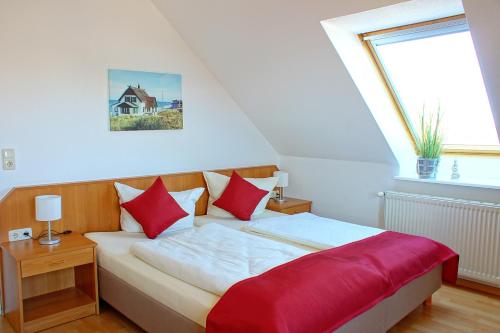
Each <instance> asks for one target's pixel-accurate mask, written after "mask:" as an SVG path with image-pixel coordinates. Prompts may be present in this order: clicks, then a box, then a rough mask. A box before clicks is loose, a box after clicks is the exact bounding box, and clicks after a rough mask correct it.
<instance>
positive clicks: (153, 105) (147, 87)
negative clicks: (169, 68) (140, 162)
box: [108, 69, 183, 131]
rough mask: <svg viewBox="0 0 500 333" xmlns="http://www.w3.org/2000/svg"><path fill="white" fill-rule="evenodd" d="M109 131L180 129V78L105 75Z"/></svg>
mask: <svg viewBox="0 0 500 333" xmlns="http://www.w3.org/2000/svg"><path fill="white" fill-rule="evenodd" d="M108 88H109V124H110V129H111V131H148V130H173V129H182V127H183V111H182V94H181V92H182V91H181V90H182V77H181V75H180V74H168V73H152V72H138V71H129V70H121V69H110V70H109V71H108Z"/></svg>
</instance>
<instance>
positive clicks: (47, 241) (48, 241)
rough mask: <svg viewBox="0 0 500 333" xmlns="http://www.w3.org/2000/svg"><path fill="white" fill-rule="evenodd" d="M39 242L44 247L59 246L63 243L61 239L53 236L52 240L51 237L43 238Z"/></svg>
mask: <svg viewBox="0 0 500 333" xmlns="http://www.w3.org/2000/svg"><path fill="white" fill-rule="evenodd" d="M38 242H39V243H40V244H42V245H54V244H59V243H60V242H61V239H60V238H59V237H56V236H52V237H51V238H50V239H49V237H42V238H40V239H39V240H38Z"/></svg>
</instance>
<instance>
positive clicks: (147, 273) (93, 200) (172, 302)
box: [0, 165, 442, 333]
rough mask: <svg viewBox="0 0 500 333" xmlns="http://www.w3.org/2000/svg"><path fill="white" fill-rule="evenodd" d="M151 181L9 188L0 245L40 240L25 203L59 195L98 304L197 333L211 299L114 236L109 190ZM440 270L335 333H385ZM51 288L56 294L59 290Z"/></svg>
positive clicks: (1, 208) (186, 177)
mask: <svg viewBox="0 0 500 333" xmlns="http://www.w3.org/2000/svg"><path fill="white" fill-rule="evenodd" d="M234 170H236V171H237V172H238V173H239V174H240V175H241V176H242V177H253V178H263V177H271V176H272V175H273V172H274V171H276V170H278V168H277V167H276V166H275V165H266V166H255V167H246V168H239V169H234V168H230V169H224V170H216V172H217V173H220V174H224V175H227V176H229V175H231V173H232V172H233V171H234ZM161 178H162V179H163V181H164V183H165V185H166V186H167V187H168V190H169V191H183V190H188V189H193V188H197V187H205V188H206V187H207V184H206V182H205V180H204V177H203V173H202V172H201V171H193V172H187V173H175V174H165V175H162V176H161ZM155 180H156V176H144V177H133V178H125V179H123V178H122V179H107V180H97V181H87V182H72V183H64V184H53V185H41V186H31V187H30V186H28V187H19V188H15V189H13V190H12V191H11V192H10V193H9V194H8V195H6V196H5V197H4V199H2V200H1V201H0V220H2V224H1V225H0V229H1V230H0V231H2V232H1V233H0V240H1V241H7V238H6V237H7V230H10V229H13V228H16V227H18V226H19V225H24V226H26V227H31V228H32V229H33V233H34V234H36V233H38V232H40V231H41V228H42V226H41V224H40V223H39V222H37V221H36V220H35V219H34V215H33V214H32V212H33V198H34V197H35V196H36V195H39V193H42V192H43V193H54V194H61V195H62V196H63V197H64V202H65V204H64V205H65V212H64V216H63V219H62V220H61V221H59V222H58V224H57V227H58V228H59V229H58V231H62V230H66V229H68V230H72V231H73V232H77V233H82V234H87V235H88V237H89V238H92V239H94V240H95V241H96V242H97V243H98V244H99V245H98V262H99V282H100V285H99V289H100V296H101V297H102V298H103V299H104V300H105V301H107V302H108V303H110V304H111V305H112V306H113V307H115V308H116V309H117V310H118V311H120V312H122V313H123V314H124V315H125V316H127V317H128V318H130V319H131V320H132V321H134V322H135V323H137V324H138V325H139V326H141V327H142V328H144V329H145V330H147V331H149V332H165V331H167V332H169V331H170V332H181V333H182V332H204V331H205V325H206V317H207V313H208V312H209V311H210V309H211V308H212V307H214V304H218V300H219V297H218V296H217V295H214V294H212V293H209V292H206V291H204V290H201V289H200V288H197V287H194V286H192V285H189V284H187V283H185V282H183V281H181V280H179V279H175V278H173V277H172V276H169V275H168V274H165V273H162V272H161V271H159V270H157V269H156V268H153V267H152V266H150V265H148V264H146V263H144V262H143V261H141V260H139V259H137V258H136V257H135V256H133V255H131V254H130V253H129V248H130V246H131V244H134V243H135V242H138V241H142V240H143V239H144V238H145V236H144V235H142V234H130V233H129V234H127V233H122V232H120V231H119V230H120V206H119V199H118V196H117V195H116V190H115V187H114V183H115V182H117V181H118V182H121V183H124V184H127V185H129V186H133V187H135V188H138V189H146V188H148V187H149V186H151V184H152V183H153V182H154V181H155ZM208 199H209V198H208V193H206V192H205V193H204V194H203V195H202V197H201V199H200V200H198V202H197V203H196V215H197V220H196V224H203V223H213V222H215V221H214V219H213V218H211V217H209V216H206V214H207V206H208ZM266 214H270V215H272V216H267V217H273V216H276V215H277V214H275V213H269V212H266ZM229 222H230V221H227V220H225V221H219V223H226V224H227V223H229ZM230 225H231V226H233V224H232V223H230ZM235 227H236V226H235ZM236 228H237V229H238V228H241V226H239V227H236ZM266 237H267V236H266ZM441 270H442V267H441V266H438V267H435V269H433V270H432V271H430V272H427V273H426V274H425V275H423V276H421V277H419V278H417V279H415V280H413V281H412V282H410V283H408V284H407V285H405V286H404V287H403V288H401V289H400V290H399V291H398V292H397V293H395V294H394V295H392V296H391V297H388V298H386V299H385V300H384V301H382V302H380V303H379V304H377V305H376V306H374V307H373V308H371V309H370V310H368V311H366V312H364V313H363V314H361V315H359V316H358V317H356V318H354V319H353V320H351V321H349V322H348V323H346V324H345V325H344V326H342V327H341V328H340V329H339V330H338V331H339V332H363V331H369V332H384V331H386V330H387V329H388V328H389V327H391V326H393V325H394V324H395V323H396V322H398V321H399V320H400V319H401V318H403V317H404V316H405V315H406V314H408V313H409V312H410V311H412V310H413V309H414V308H416V307H417V306H418V305H419V304H421V303H422V302H423V301H424V300H426V299H427V298H429V297H430V296H431V295H432V293H433V292H434V291H435V290H437V289H438V288H439V287H440V285H441ZM55 287H60V288H61V289H62V288H64V285H63V284H61V285H60V286H59V285H56V286H55Z"/></svg>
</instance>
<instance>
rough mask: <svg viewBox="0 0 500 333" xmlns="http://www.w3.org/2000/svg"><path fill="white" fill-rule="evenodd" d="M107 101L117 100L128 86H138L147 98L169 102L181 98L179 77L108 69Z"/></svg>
mask: <svg viewBox="0 0 500 333" xmlns="http://www.w3.org/2000/svg"><path fill="white" fill-rule="evenodd" d="M108 78H109V99H110V100H117V99H119V98H120V96H121V95H122V94H123V92H124V91H125V90H126V89H127V88H128V86H129V85H132V86H134V87H137V85H140V86H141V88H142V89H145V90H146V92H147V93H148V95H149V96H152V97H156V99H157V100H158V102H170V101H172V100H174V99H178V100H180V99H182V97H181V75H180V74H168V73H152V72H138V71H127V70H119V69H110V70H109V72H108Z"/></svg>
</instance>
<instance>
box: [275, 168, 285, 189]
mask: <svg viewBox="0 0 500 333" xmlns="http://www.w3.org/2000/svg"><path fill="white" fill-rule="evenodd" d="M273 176H274V177H278V184H276V186H278V187H287V186H288V172H285V171H274V173H273Z"/></svg>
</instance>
